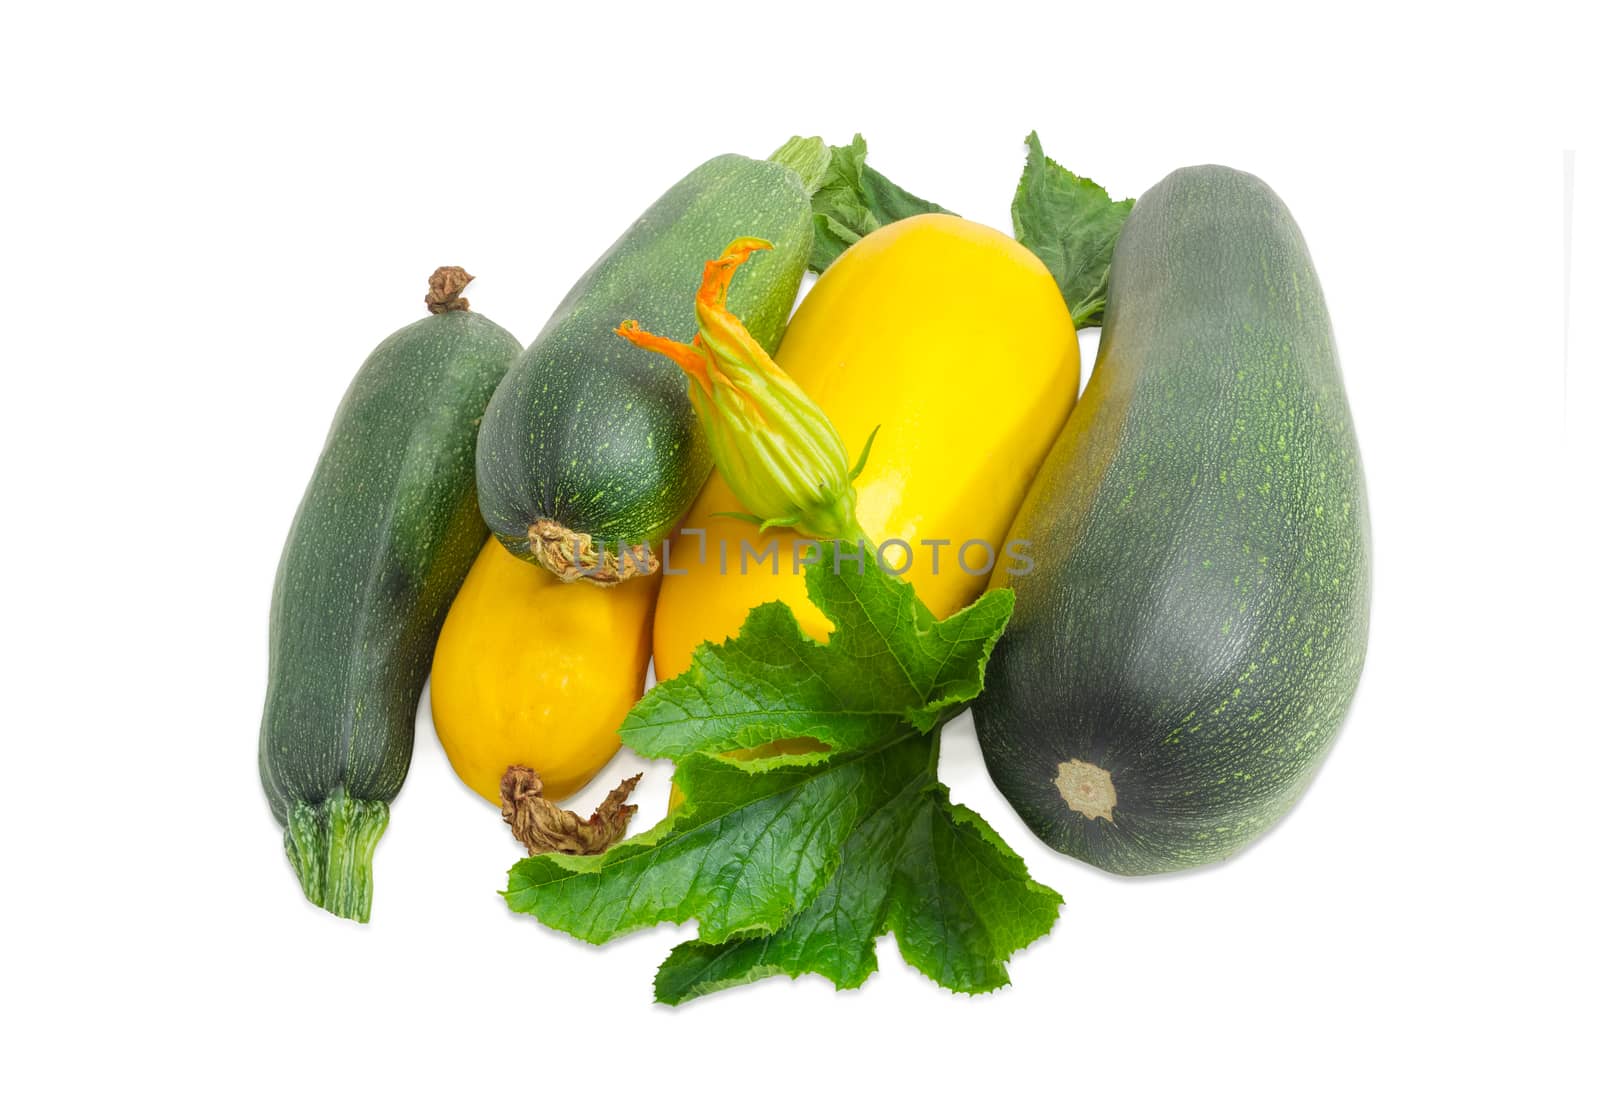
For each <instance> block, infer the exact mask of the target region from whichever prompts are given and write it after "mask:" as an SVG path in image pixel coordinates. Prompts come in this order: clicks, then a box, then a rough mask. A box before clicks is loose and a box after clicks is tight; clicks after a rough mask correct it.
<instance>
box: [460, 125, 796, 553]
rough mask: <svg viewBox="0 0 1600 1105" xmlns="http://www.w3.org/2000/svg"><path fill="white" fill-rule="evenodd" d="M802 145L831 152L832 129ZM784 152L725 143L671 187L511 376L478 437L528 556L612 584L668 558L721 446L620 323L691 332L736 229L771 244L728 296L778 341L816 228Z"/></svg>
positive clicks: (505, 515) (501, 510)
mask: <svg viewBox="0 0 1600 1105" xmlns="http://www.w3.org/2000/svg"><path fill="white" fill-rule="evenodd" d="M795 145H796V144H794V143H791V146H790V147H785V150H791V147H794V146H795ZM799 145H800V146H801V147H802V148H803V149H804V150H805V152H808V153H810V154H812V155H814V156H822V143H821V141H820V140H815V139H814V140H810V143H809V144H808V143H800V144H799ZM813 145H814V147H815V148H814V149H812V148H811V146H813ZM778 156H781V157H785V163H784V164H780V163H778V162H777V161H757V160H753V159H751V158H748V157H740V156H737V155H735V154H728V155H726V156H723V157H718V158H714V159H713V160H711V161H708V162H706V163H705V164H704V165H702V166H700V167H699V168H698V169H696V170H695V171H694V172H692V173H690V174H689V175H688V176H686V177H684V178H683V180H681V181H679V182H678V183H677V184H676V185H674V186H673V187H672V188H671V190H669V191H668V192H667V193H666V195H664V196H662V197H661V198H660V199H659V200H657V201H656V202H655V204H654V205H653V206H652V207H651V208H650V209H649V210H648V211H646V212H645V213H644V214H643V215H642V216H640V217H639V219H638V220H637V221H636V222H634V224H633V225H632V226H631V227H630V228H629V229H628V231H627V232H626V233H625V234H623V236H622V237H621V238H620V239H618V240H617V242H616V243H615V244H614V245H613V246H612V247H611V248H610V249H609V250H607V251H606V253H605V255H604V256H603V257H601V258H600V259H599V260H598V261H596V262H595V264H594V266H593V267H592V268H590V270H589V271H588V272H587V273H585V274H584V275H583V278H582V279H581V280H579V281H578V283H577V284H576V285H575V286H574V287H573V289H572V290H571V291H570V292H568V293H567V297H566V299H564V300H563V301H562V303H561V305H560V306H559V307H558V308H557V309H556V313H555V315H554V316H553V317H552V318H551V319H550V321H549V322H548V323H546V324H545V328H544V330H543V331H542V332H541V333H540V334H539V336H538V337H537V338H536V339H535V340H534V342H533V344H532V345H530V346H529V347H528V350H527V352H526V353H524V354H523V355H522V357H521V359H519V360H518V361H517V364H516V366H515V367H514V368H513V369H512V370H511V371H510V372H509V373H508V374H507V375H506V378H505V381H504V382H503V383H502V384H501V385H500V388H499V390H498V391H496V392H495V395H494V399H493V400H492V401H491V402H490V404H489V409H488V412H487V413H486V414H485V415H484V419H483V428H482V430H481V431H480V432H479V435H478V498H479V502H480V505H481V506H482V509H483V517H484V520H485V521H487V522H488V523H489V528H490V529H492V530H493V531H494V532H495V534H496V535H497V536H498V537H499V538H500V540H501V541H502V542H503V543H504V544H505V546H506V548H508V549H510V550H511V551H512V552H513V553H515V554H516V555H517V556H520V557H522V558H524V559H526V560H532V561H535V562H537V563H541V564H543V565H544V566H545V567H547V568H549V569H550V570H551V571H554V572H556V573H557V574H558V575H560V576H562V578H564V579H569V580H571V579H577V578H580V577H581V578H585V579H588V580H589V581H590V582H593V583H600V584H611V583H616V582H618V581H619V580H622V579H626V578H628V577H629V576H631V575H636V574H645V573H648V572H652V571H655V570H656V567H657V566H658V563H657V559H656V555H655V552H654V550H653V548H652V545H653V544H654V543H655V542H658V541H659V540H660V539H661V538H662V537H664V536H665V535H666V534H667V533H668V532H669V531H670V530H671V528H672V526H673V524H674V523H675V522H676V521H677V520H678V518H679V517H680V516H681V515H682V514H683V513H684V512H685V511H686V510H687V509H688V507H689V504H690V503H691V502H693V501H694V497H695V495H696V494H697V493H698V492H699V490H700V485H701V484H703V483H704V482H705V479H706V476H707V475H709V474H710V471H711V453H710V450H709V449H708V448H707V446H706V441H705V435H704V433H703V432H702V430H701V428H700V424H699V420H698V419H697V418H696V417H695V413H694V408H693V407H692V406H690V404H689V397H688V394H687V387H686V384H685V380H684V375H683V373H682V372H680V371H679V370H677V369H676V368H674V367H673V366H672V365H670V364H668V363H667V362H665V361H663V360H661V358H659V357H656V356H654V355H653V354H651V353H648V352H646V351H645V350H643V349H638V348H635V347H634V346H632V345H630V344H629V343H628V342H625V341H623V340H622V339H621V338H619V337H618V336H617V335H616V333H615V332H614V331H615V329H616V327H617V326H618V325H620V324H621V323H622V322H623V321H624V320H626V319H637V320H638V321H639V323H640V324H641V325H642V326H644V328H645V329H647V330H651V331H654V332H656V333H659V334H666V335H670V336H673V337H679V338H682V339H684V340H687V339H688V338H689V336H690V335H692V334H694V333H695V331H696V329H697V326H696V323H695V317H694V296H695V290H696V289H697V288H698V287H699V285H700V276H701V273H702V271H703V270H704V268H705V265H706V262H707V261H709V260H711V259H712V258H714V257H716V256H718V255H719V254H720V253H721V252H722V250H723V248H724V247H726V246H727V244H728V243H729V242H731V241H733V240H734V239H735V238H741V237H758V238H765V239H767V240H768V241H770V242H772V243H773V247H774V248H773V249H772V250H770V251H768V252H765V253H763V254H761V255H759V256H757V257H756V258H754V259H753V260H751V261H750V263H749V264H748V265H747V266H746V267H745V270H744V271H741V272H740V274H739V281H738V283H736V284H735V285H734V288H733V292H732V295H731V296H730V297H729V302H730V303H731V305H732V307H733V310H734V311H735V312H736V313H737V314H738V315H739V316H740V317H741V318H743V319H745V320H746V322H747V323H748V325H749V327H750V331H751V333H753V334H754V335H755V336H756V338H757V340H758V341H760V342H761V343H762V345H764V346H765V347H766V348H767V349H768V350H769V351H770V350H772V349H773V348H774V347H776V345H777V342H778V338H779V336H780V335H781V334H782V331H783V327H784V324H785V323H786V322H787V321H788V318H789V310H790V308H791V307H792V306H793V304H794V298H795V293H796V292H797V291H798V290H799V286H800V278H801V276H802V275H804V273H805V269H806V260H807V258H808V257H809V255H810V252H811V237H812V216H811V200H810V191H809V189H808V187H807V182H806V181H805V180H803V179H802V177H801V176H800V175H799V174H798V173H797V172H795V171H794V170H793V169H791V168H789V167H788V165H789V164H794V163H796V162H795V160H794V159H793V158H789V157H786V156H785V151H780V152H779V155H778ZM797 167H800V168H804V166H803V165H797Z"/></svg>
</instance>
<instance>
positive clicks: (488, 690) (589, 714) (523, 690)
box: [432, 537, 659, 805]
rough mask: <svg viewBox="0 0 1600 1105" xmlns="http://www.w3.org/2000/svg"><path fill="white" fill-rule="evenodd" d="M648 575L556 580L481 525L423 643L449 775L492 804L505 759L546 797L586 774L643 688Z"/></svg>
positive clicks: (604, 754)
mask: <svg viewBox="0 0 1600 1105" xmlns="http://www.w3.org/2000/svg"><path fill="white" fill-rule="evenodd" d="M658 585H659V577H657V576H644V577H639V578H636V579H631V580H629V581H627V582H626V583H623V584H620V585H618V586H616V587H611V588H603V587H591V586H588V585H586V584H581V583H563V582H561V581H560V580H559V579H557V578H556V576H555V575H553V574H552V573H550V572H547V571H545V570H544V569H543V568H540V567H539V566H537V565H535V564H528V563H525V562H524V561H521V560H518V559H517V558H516V557H514V556H512V555H511V554H510V553H509V552H507V551H506V550H505V549H504V548H503V547H502V546H501V545H500V542H499V541H497V540H495V539H494V538H493V537H491V538H490V539H489V540H488V542H487V543H485V545H484V546H483V549H482V551H481V552H479V553H478V559H477V561H476V563H474V564H473V566H472V571H471V572H470V573H469V574H468V575H467V579H466V582H465V583H463V584H462V585H461V591H460V593H459V594H457V595H456V600H455V603H454V604H453V605H452V606H451V607H450V614H449V616H448V617H447V618H446V619H445V623H444V630H443V632H442V633H441V634H440V635H439V646H438V648H437V649H436V650H435V652H434V655H433V689H432V698H433V725H434V728H435V729H437V730H438V732H439V741H440V743H441V744H443V745H444V750H445V753H446V755H448V756H449V757H450V764H451V766H452V767H454V768H455V769H456V774H457V775H459V776H461V781H462V782H464V783H466V784H467V786H469V787H471V788H472V789H473V790H475V791H477V792H478V793H479V794H481V795H483V796H484V797H485V798H487V799H488V800H489V801H491V802H493V803H495V804H496V805H499V803H500V776H501V775H502V774H504V773H505V769H506V768H507V767H509V766H511V765H512V764H521V765H523V766H525V767H531V768H533V769H534V770H535V771H537V772H538V773H539V776H540V779H541V780H542V781H543V782H544V797H546V798H548V799H550V800H552V801H559V800H560V799H562V798H565V797H566V796H568V795H570V794H572V793H573V792H574V791H576V790H578V789H579V788H581V787H582V786H583V785H584V784H585V783H587V782H588V781H589V780H590V779H591V778H593V777H594V774H595V772H597V771H599V770H600V769H601V768H602V767H604V766H605V764H606V761H608V760H610V759H611V757H612V756H613V755H615V754H616V751H617V748H618V740H617V727H618V726H619V725H621V724H622V719H623V717H624V716H625V715H626V714H627V712H628V710H629V709H630V708H631V707H632V706H633V704H634V703H635V702H637V701H638V700H639V696H640V695H641V694H642V693H643V692H644V677H645V670H646V668H648V666H649V664H650V618H651V613H652V611H653V610H654V608H655V600H656V591H657V588H658Z"/></svg>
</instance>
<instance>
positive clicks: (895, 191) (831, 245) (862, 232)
mask: <svg viewBox="0 0 1600 1105" xmlns="http://www.w3.org/2000/svg"><path fill="white" fill-rule="evenodd" d="M789 141H790V142H791V143H792V142H793V141H794V139H790V140H789ZM829 150H830V152H831V154H832V157H831V159H830V161H829V163H828V168H827V170H826V172H824V173H823V175H822V182H821V184H820V185H819V186H818V187H817V188H816V190H815V193H814V194H813V195H812V197H811V209H812V211H813V216H812V218H813V220H814V222H815V230H816V236H815V239H814V240H813V243H812V246H811V268H812V270H813V271H815V272H822V271H823V270H824V269H826V268H827V267H828V266H829V265H831V264H833V262H834V261H835V260H837V259H838V256H839V254H841V253H843V252H844V251H845V250H846V249H849V248H850V246H851V244H852V243H854V242H856V241H857V240H858V239H861V238H864V237H866V236H867V235H868V234H871V233H872V232H873V231H874V230H877V229H878V228H879V227H880V226H887V225H888V224H889V223H892V222H898V221H899V220H901V219H907V218H910V217H911V216H912V215H925V214H927V213H929V212H932V211H944V210H945V208H943V207H940V206H939V205H938V204H936V203H931V202H929V201H928V200H925V199H921V198H919V197H917V196H914V195H912V194H911V193H910V192H907V191H906V190H905V189H904V188H901V187H900V186H899V185H897V184H895V183H894V182H893V181H891V180H890V179H889V178H888V177H886V176H884V175H883V174H882V173H880V172H878V171H877V170H876V169H873V168H871V167H870V166H868V165H867V142H866V139H864V138H862V137H861V136H860V135H859V134H858V135H856V136H855V138H854V139H853V140H851V142H850V144H849V145H848V146H831V147H829Z"/></svg>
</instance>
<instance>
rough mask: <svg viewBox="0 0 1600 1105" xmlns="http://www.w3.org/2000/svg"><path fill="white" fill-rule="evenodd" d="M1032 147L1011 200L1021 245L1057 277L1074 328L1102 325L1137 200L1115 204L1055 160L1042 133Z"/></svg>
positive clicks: (1030, 140)
mask: <svg viewBox="0 0 1600 1105" xmlns="http://www.w3.org/2000/svg"><path fill="white" fill-rule="evenodd" d="M1027 143H1028V160H1027V164H1026V165H1024V166H1023V169H1022V180H1021V181H1019V182H1018V184H1017V194H1016V196H1015V198H1014V199H1012V201H1011V222H1012V225H1013V227H1015V229H1016V234H1017V241H1019V242H1021V243H1022V244H1023V245H1025V246H1027V247H1028V248H1029V249H1031V250H1032V251H1033V252H1034V253H1035V254H1036V255H1037V256H1038V257H1039V259H1040V260H1041V261H1043V262H1044V264H1045V267H1046V268H1047V269H1049V270H1050V275H1052V276H1054V277H1055V278H1056V285H1057V286H1058V287H1059V288H1060V289H1061V296H1062V298H1063V299H1065V300H1066V301H1067V309H1068V310H1069V311H1071V312H1072V321H1073V324H1074V325H1076V326H1077V327H1078V328H1079V329H1082V328H1083V327H1085V326H1098V325H1099V324H1100V322H1101V319H1102V317H1103V316H1104V314H1105V307H1106V294H1107V292H1108V290H1109V286H1110V273H1111V252H1112V249H1113V247H1114V246H1115V245H1116V244H1117V235H1118V234H1120V233H1122V224H1123V222H1124V221H1125V220H1126V219H1127V217H1128V212H1129V211H1132V210H1133V201H1132V200H1131V199H1128V200H1121V201H1113V200H1112V199H1111V197H1110V196H1109V195H1107V194H1106V190H1105V189H1104V188H1102V187H1100V186H1099V185H1098V184H1096V183H1095V182H1094V181H1092V180H1090V179H1089V178H1088V177H1081V176H1078V175H1077V174H1076V173H1073V172H1070V171H1068V170H1067V169H1064V168H1062V167H1061V166H1060V165H1058V164H1056V163H1055V162H1054V161H1052V160H1050V159H1049V158H1048V157H1046V156H1045V155H1044V148H1043V147H1042V146H1040V144H1039V132H1038V131H1034V132H1033V133H1032V134H1030V135H1028V138H1027Z"/></svg>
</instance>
